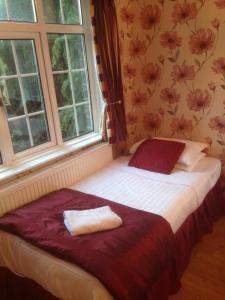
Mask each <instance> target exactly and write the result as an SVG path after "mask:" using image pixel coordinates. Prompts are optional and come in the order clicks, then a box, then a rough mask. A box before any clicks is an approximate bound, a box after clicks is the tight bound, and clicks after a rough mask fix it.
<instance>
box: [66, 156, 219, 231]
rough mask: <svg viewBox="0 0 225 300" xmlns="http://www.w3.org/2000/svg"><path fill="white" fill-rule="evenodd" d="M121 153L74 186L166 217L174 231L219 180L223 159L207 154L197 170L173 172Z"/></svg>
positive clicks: (82, 190)
mask: <svg viewBox="0 0 225 300" xmlns="http://www.w3.org/2000/svg"><path fill="white" fill-rule="evenodd" d="M129 159H130V158H129V157H121V158H119V159H117V160H115V161H114V162H113V163H111V164H110V165H109V166H108V167H106V168H104V169H102V170H100V171H98V172H97V173H95V174H93V175H92V176H89V177H88V178H86V179H84V180H82V181H81V182H79V183H76V184H75V185H73V186H71V187H70V188H72V189H76V190H78V191H81V192H85V193H89V194H93V195H97V196H99V197H102V198H105V199H108V200H112V201H115V202H118V203H121V204H125V205H127V206H131V207H134V208H137V209H142V210H145V211H148V212H153V213H155V214H158V215H161V216H162V217H164V218H165V219H166V220H167V221H168V222H169V223H170V225H171V227H172V229H173V231H174V232H176V231H177V229H178V228H179V227H180V226H181V225H182V223H183V222H184V220H185V219H186V217H187V216H188V215H189V214H191V213H192V212H193V211H195V210H196V209H197V208H198V207H199V206H200V204H201V203H202V201H203V199H204V198H205V196H206V194H207V193H208V191H209V190H210V189H211V188H212V187H213V186H214V185H215V184H216V182H217V180H218V178H219V176H220V172H221V162H220V161H219V160H218V159H215V158H211V157H206V158H204V159H202V160H201V161H200V163H199V165H198V167H197V168H196V170H195V171H194V172H186V171H182V170H179V169H174V170H173V172H172V173H171V174H170V175H164V174H160V173H155V172H149V171H145V170H141V169H137V168H134V167H129V166H128V161H129Z"/></svg>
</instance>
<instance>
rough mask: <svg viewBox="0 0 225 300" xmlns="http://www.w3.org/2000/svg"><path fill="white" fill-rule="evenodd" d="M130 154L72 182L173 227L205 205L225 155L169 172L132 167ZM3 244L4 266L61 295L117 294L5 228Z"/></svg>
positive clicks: (0, 258) (68, 299)
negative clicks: (195, 166)
mask: <svg viewBox="0 0 225 300" xmlns="http://www.w3.org/2000/svg"><path fill="white" fill-rule="evenodd" d="M128 160H129V157H121V158H119V159H117V160H115V161H113V162H112V163H111V164H110V165H108V166H107V167H106V168H104V169H102V170H100V171H98V172H97V173H95V174H93V175H92V176H89V177H88V178H86V179H84V180H82V181H81V182H79V183H76V184H75V185H73V186H72V187H70V188H73V189H76V190H79V191H82V192H86V193H89V194H94V195H97V196H100V197H103V198H105V199H109V200H113V201H116V202H119V203H121V204H125V205H128V206H131V207H134V208H138V209H142V210H145V211H150V212H153V213H156V214H159V215H161V216H163V217H164V218H165V219H166V220H167V221H168V222H169V223H170V225H171V227H172V229H173V231H174V232H176V231H177V229H178V228H179V227H180V226H181V225H182V223H183V222H184V220H185V219H186V218H187V216H188V215H190V214H191V213H192V212H193V211H195V210H196V209H197V208H198V207H199V206H200V205H201V203H202V201H203V200H204V198H205V196H206V194H207V193H208V191H209V190H210V189H211V188H212V187H213V186H214V185H215V184H216V182H217V180H218V178H219V176H220V172H221V163H220V161H219V160H218V159H215V158H209V157H207V158H204V159H203V160H202V161H201V162H200V163H199V165H198V167H197V168H196V170H195V171H194V172H185V171H182V170H178V169H174V170H173V172H172V174H170V175H163V174H159V173H153V172H149V171H144V170H140V169H137V168H133V167H128V165H127V163H128ZM0 249H1V254H0V266H3V267H7V268H9V269H10V270H11V271H13V272H14V273H16V274H17V275H19V276H24V277H27V278H30V279H33V280H35V281H36V282H37V283H39V284H40V285H41V286H42V287H43V288H44V289H46V290H48V291H49V292H51V293H52V294H53V295H55V296H56V297H58V298H60V299H65V300H74V295H76V299H79V300H89V299H95V300H101V299H104V300H108V299H112V297H111V295H110V294H109V293H108V291H107V290H106V289H105V288H104V286H103V285H102V284H101V283H100V282H99V280H98V279H96V278H95V277H94V276H92V275H91V274H89V273H87V272H86V271H84V270H82V269H81V268H79V267H78V266H76V265H73V264H70V263H67V262H65V261H63V260H60V259H58V258H55V257H54V256H52V255H50V254H48V253H46V252H45V251H43V250H40V249H38V248H36V247H34V246H32V245H31V244H29V243H27V242H25V241H23V240H21V239H20V238H18V237H15V236H13V235H11V234H9V233H6V232H3V231H0ZM15 249H17V251H15Z"/></svg>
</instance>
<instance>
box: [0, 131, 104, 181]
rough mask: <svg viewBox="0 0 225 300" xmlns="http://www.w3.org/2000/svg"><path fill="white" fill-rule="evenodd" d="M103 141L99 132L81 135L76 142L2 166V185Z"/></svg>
mask: <svg viewBox="0 0 225 300" xmlns="http://www.w3.org/2000/svg"><path fill="white" fill-rule="evenodd" d="M100 141H102V136H101V135H100V134H99V133H91V134H89V135H88V136H85V137H81V138H80V139H79V140H78V139H77V140H76V142H71V141H70V142H67V143H65V144H64V145H62V146H55V147H52V148H51V149H48V150H47V151H44V152H42V153H41V154H40V153H39V154H38V155H35V156H34V155H33V156H30V157H29V158H27V157H26V158H25V159H21V160H18V161H16V163H15V164H13V165H11V166H8V167H0V185H2V184H5V183H7V182H9V181H12V180H15V179H17V178H20V177H22V176H25V175H28V174H29V173H31V171H32V172H33V171H34V170H38V169H40V168H42V167H44V166H46V165H49V164H52V163H54V162H57V160H61V159H62V158H64V157H67V156H70V155H73V154H74V153H75V152H78V151H80V150H83V149H84V148H87V147H89V146H92V145H94V144H96V143H98V142H100Z"/></svg>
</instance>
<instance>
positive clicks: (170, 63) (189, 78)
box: [116, 0, 225, 178]
mask: <svg viewBox="0 0 225 300" xmlns="http://www.w3.org/2000/svg"><path fill="white" fill-rule="evenodd" d="M116 1H117V3H118V5H117V6H118V23H119V27H120V28H119V31H120V38H121V43H122V48H123V52H122V53H121V55H122V58H121V60H122V65H123V68H122V73H123V83H124V87H125V89H124V97H125V105H126V112H127V114H126V116H127V124H128V133H129V144H132V143H133V142H135V141H138V139H142V138H145V137H148V136H154V135H162V136H174V137H176V136H177V137H184V138H191V139H194V140H199V141H204V142H205V141H206V142H207V143H208V144H209V145H210V154H211V155H215V156H218V157H220V154H221V153H222V152H223V151H222V150H223V149H224V147H225V54H224V53H223V49H222V48H221V47H222V46H221V45H223V44H224V36H225V15H224V14H223V13H225V0H179V1H178V0H176V1H170V0H167V1H164V0H138V1H137V0H116ZM224 152H225V150H224ZM224 170H225V163H224ZM224 174H225V172H224ZM224 178H225V176H224Z"/></svg>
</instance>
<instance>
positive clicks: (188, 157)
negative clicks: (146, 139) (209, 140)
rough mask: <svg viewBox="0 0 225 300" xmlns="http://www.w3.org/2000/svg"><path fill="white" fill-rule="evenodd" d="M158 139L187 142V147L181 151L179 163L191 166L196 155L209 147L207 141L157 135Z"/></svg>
mask: <svg viewBox="0 0 225 300" xmlns="http://www.w3.org/2000/svg"><path fill="white" fill-rule="evenodd" d="M156 139H161V140H168V141H177V142H181V143H185V144H186V145H185V148H184V150H183V152H182V153H181V156H180V157H179V159H178V161H177V163H179V164H183V165H186V166H189V165H191V164H192V162H193V160H194V159H195V158H196V156H197V155H198V154H199V153H200V152H201V151H202V150H204V149H206V148H207V147H208V145H207V144H205V143H200V142H195V141H190V140H183V139H175V138H161V137H156Z"/></svg>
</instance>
